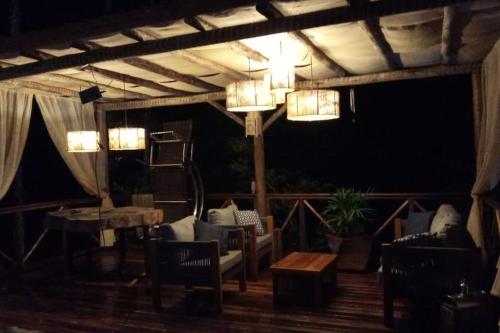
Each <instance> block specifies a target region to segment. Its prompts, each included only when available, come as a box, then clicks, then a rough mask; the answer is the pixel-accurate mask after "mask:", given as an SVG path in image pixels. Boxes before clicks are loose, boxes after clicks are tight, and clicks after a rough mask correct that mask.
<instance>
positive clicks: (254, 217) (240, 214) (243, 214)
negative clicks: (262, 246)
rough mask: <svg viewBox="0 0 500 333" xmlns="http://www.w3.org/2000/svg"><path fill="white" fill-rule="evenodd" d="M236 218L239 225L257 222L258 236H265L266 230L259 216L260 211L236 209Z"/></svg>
mask: <svg viewBox="0 0 500 333" xmlns="http://www.w3.org/2000/svg"><path fill="white" fill-rule="evenodd" d="M233 213H234V219H235V220H236V224H239V225H252V224H255V229H256V231H257V236H264V235H265V234H266V232H265V231H264V227H263V226H262V222H261V220H260V217H259V213H257V211H256V210H235V211H234V212H233Z"/></svg>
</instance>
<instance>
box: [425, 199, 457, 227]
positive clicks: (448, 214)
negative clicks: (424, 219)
mask: <svg viewBox="0 0 500 333" xmlns="http://www.w3.org/2000/svg"><path fill="white" fill-rule="evenodd" d="M461 219H462V217H461V216H460V214H459V213H458V212H457V211H456V210H455V208H453V206H452V205H448V204H443V205H441V206H439V209H438V210H437V212H436V215H434V218H433V219H432V223H431V229H430V232H431V233H437V234H442V233H444V232H445V231H446V229H447V228H448V227H450V226H452V225H457V224H459V223H460V220H461Z"/></svg>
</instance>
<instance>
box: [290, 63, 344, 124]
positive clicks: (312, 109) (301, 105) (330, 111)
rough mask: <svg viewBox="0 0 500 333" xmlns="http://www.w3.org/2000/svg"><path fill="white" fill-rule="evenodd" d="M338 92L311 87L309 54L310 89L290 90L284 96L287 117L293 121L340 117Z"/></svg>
mask: <svg viewBox="0 0 500 333" xmlns="http://www.w3.org/2000/svg"><path fill="white" fill-rule="evenodd" d="M339 99H340V96H339V92H338V91H336V90H327V89H313V70H312V56H311V89H309V90H299V91H294V92H291V93H289V94H288V95H287V97H286V102H287V104H286V106H287V119H288V120H294V121H319V120H330V119H337V118H339V117H340V105H339Z"/></svg>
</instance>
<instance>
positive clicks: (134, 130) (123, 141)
mask: <svg viewBox="0 0 500 333" xmlns="http://www.w3.org/2000/svg"><path fill="white" fill-rule="evenodd" d="M108 143H109V150H138V149H145V148H146V130H145V129H144V128H140V127H118V128H111V129H109V131H108Z"/></svg>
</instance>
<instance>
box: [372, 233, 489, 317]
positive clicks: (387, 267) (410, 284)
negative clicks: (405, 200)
mask: <svg viewBox="0 0 500 333" xmlns="http://www.w3.org/2000/svg"><path fill="white" fill-rule="evenodd" d="M431 245H432V246H429V244H426V246H417V245H413V244H412V245H408V246H406V245H395V244H382V262H383V281H384V282H383V283H384V323H385V325H386V326H388V327H392V326H393V322H394V314H393V312H394V298H395V297H401V296H404V297H413V298H418V299H419V300H420V301H424V302H427V303H429V304H433V305H436V304H438V301H439V300H440V299H441V298H442V297H444V296H445V295H446V294H449V293H456V292H457V291H458V289H459V283H460V281H461V280H463V279H466V280H467V281H468V283H469V285H471V286H472V287H477V286H479V283H480V274H481V251H480V248H458V247H457V248H453V247H436V246H435V245H436V244H435V243H434V242H432V244H431ZM432 314H434V315H437V314H438V312H436V311H434V312H433V313H432ZM428 320H431V318H428Z"/></svg>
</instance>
